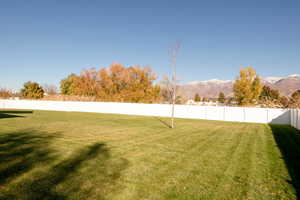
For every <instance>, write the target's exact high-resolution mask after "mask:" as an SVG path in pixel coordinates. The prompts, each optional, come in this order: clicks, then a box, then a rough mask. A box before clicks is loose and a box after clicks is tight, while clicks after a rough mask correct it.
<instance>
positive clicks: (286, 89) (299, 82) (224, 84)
mask: <svg viewBox="0 0 300 200" xmlns="http://www.w3.org/2000/svg"><path fill="white" fill-rule="evenodd" d="M262 82H263V84H265V85H268V86H270V87H272V88H275V89H278V90H279V91H280V92H281V93H282V94H284V95H291V94H292V93H293V92H294V91H296V90H298V89H300V74H292V75H289V76H287V77H264V78H262ZM233 83H234V81H231V80H219V79H211V80H205V81H193V82H188V83H186V84H184V85H181V86H180V91H181V93H182V94H184V95H185V96H187V97H189V98H192V97H193V96H194V95H195V94H196V93H198V94H199V95H200V96H201V97H217V96H218V95H219V93H220V92H224V93H225V95H226V96H232V95H233V91H232V87H233Z"/></svg>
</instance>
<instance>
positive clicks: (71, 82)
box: [60, 73, 78, 95]
mask: <svg viewBox="0 0 300 200" xmlns="http://www.w3.org/2000/svg"><path fill="white" fill-rule="evenodd" d="M77 81H78V76H77V75H76V74H73V73H72V74H70V75H69V76H68V77H67V78H65V79H63V80H61V81H60V92H61V93H62V94H66V95H75V94H76V87H77Z"/></svg>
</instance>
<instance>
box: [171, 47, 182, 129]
mask: <svg viewBox="0 0 300 200" xmlns="http://www.w3.org/2000/svg"><path fill="white" fill-rule="evenodd" d="M179 48H180V41H176V42H174V44H173V45H172V46H171V48H170V50H169V56H170V62H171V68H172V78H171V85H172V114H171V128H174V112H175V103H176V87H177V76H176V65H177V56H178V52H179Z"/></svg>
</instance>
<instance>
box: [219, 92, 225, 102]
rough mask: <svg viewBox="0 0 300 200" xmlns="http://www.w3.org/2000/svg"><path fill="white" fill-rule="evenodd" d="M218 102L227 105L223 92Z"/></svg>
mask: <svg viewBox="0 0 300 200" xmlns="http://www.w3.org/2000/svg"><path fill="white" fill-rule="evenodd" d="M218 101H219V102H220V103H225V94H224V93H223V92H220V93H219V97H218Z"/></svg>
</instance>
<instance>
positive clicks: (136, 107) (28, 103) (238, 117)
mask: <svg viewBox="0 0 300 200" xmlns="http://www.w3.org/2000/svg"><path fill="white" fill-rule="evenodd" d="M12 108H14V109H32V110H55V111H77V112H97V113H113V114H127V115H143V116H160V117H169V116H170V115H171V105H168V104H137V103H111V102H76V101H36V100H0V109H12ZM292 112H295V111H292ZM296 112H298V111H296ZM291 116H292V115H291V110H287V109H270V108H246V107H216V106H193V105H176V106H175V117H178V118H191V119H208V120H222V121H233V122H254V123H272V124H291ZM297 116H298V118H297V120H298V121H297V123H298V128H299V121H300V120H299V112H298V115H297ZM294 118H295V117H293V120H294ZM293 122H294V121H293ZM295 127H296V126H295Z"/></svg>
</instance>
